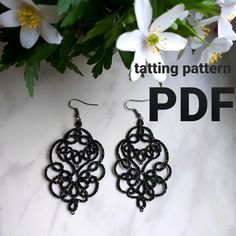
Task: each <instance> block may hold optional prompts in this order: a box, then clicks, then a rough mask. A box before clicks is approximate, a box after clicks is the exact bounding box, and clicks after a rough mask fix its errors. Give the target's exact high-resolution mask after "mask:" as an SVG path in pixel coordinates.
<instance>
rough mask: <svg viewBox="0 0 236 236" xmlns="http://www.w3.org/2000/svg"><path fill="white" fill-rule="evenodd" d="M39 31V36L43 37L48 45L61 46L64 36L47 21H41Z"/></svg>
mask: <svg viewBox="0 0 236 236" xmlns="http://www.w3.org/2000/svg"><path fill="white" fill-rule="evenodd" d="M38 31H39V34H40V35H41V36H42V37H43V39H44V40H45V41H47V42H48V43H51V44H60V43H61V41H62V36H61V35H60V33H59V32H58V31H57V29H56V28H54V27H53V26H52V25H50V24H49V23H48V22H47V21H45V20H41V23H40V26H39V29H38Z"/></svg>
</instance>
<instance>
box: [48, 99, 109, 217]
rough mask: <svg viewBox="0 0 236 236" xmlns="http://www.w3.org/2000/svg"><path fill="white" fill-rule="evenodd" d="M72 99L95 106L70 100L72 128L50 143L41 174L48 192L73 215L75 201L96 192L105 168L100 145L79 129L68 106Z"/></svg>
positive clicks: (78, 122)
mask: <svg viewBox="0 0 236 236" xmlns="http://www.w3.org/2000/svg"><path fill="white" fill-rule="evenodd" d="M72 101H77V102H81V103H83V104H85V105H89V106H98V105H97V104H89V103H86V102H83V101H81V100H79V99H72V100H70V102H69V107H70V108H72V109H73V110H74V111H75V128H73V129H71V130H70V131H68V132H67V133H66V134H65V136H64V137H63V138H62V139H60V140H58V141H56V142H55V143H54V144H53V145H52V147H51V149H50V153H49V159H50V164H49V165H48V166H47V167H46V169H45V176H46V178H47V180H48V181H49V190H50V192H51V194H52V195H53V196H54V197H56V198H60V199H61V200H62V201H64V202H66V203H67V204H68V210H69V211H70V212H71V213H72V214H74V213H75V211H76V210H77V208H78V204H79V203H84V202H86V201H87V200H88V199H89V198H90V197H92V196H93V195H95V194H96V192H97V191H98V187H99V181H100V180H101V179H102V178H103V177H104V175H105V168H104V166H103V165H102V160H103V158H104V149H103V146H102V145H101V144H100V143H99V142H98V141H96V140H94V139H93V137H92V136H91V134H90V133H89V132H88V131H87V130H85V129H83V128H82V122H81V119H80V113H79V110H78V109H77V108H75V107H73V106H72V105H71V102H72Z"/></svg>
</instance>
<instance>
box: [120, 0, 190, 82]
mask: <svg viewBox="0 0 236 236" xmlns="http://www.w3.org/2000/svg"><path fill="white" fill-rule="evenodd" d="M134 4H135V5H134V7H135V15H136V19H137V24H138V28H139V29H138V30H134V31H132V32H127V33H124V34H122V35H121V36H120V37H119V38H118V40H117V44H116V47H117V48H118V49H119V50H121V51H133V52H135V56H134V61H133V63H132V65H131V80H133V81H136V80H137V79H138V78H139V77H140V74H139V73H136V71H135V67H134V65H135V64H136V63H137V64H138V65H139V66H140V65H146V62H148V63H150V64H154V63H156V64H157V63H161V64H162V65H163V64H164V62H163V59H162V57H161V55H160V51H161V50H163V51H180V50H182V49H183V48H184V47H185V46H186V44H187V40H186V39H184V38H182V37H181V36H179V35H177V34H174V33H165V32H164V31H165V30H166V29H168V28H169V27H170V26H171V25H172V24H173V23H174V22H175V21H176V20H177V19H178V18H179V17H180V16H181V15H182V14H183V12H184V5H183V4H179V5H177V6H175V7H173V8H172V9H171V10H169V11H167V12H166V13H164V14H163V15H161V16H160V17H158V18H157V19H156V20H155V21H154V22H153V23H152V24H151V21H152V7H151V4H150V2H149V1H148V0H136V1H135V3H134ZM150 24H151V26H150ZM153 76H154V78H156V79H157V80H159V81H160V82H162V81H164V80H165V79H166V74H155V73H153Z"/></svg>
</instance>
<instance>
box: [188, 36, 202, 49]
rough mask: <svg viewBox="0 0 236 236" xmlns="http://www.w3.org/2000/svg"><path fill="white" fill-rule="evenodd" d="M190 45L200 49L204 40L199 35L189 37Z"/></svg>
mask: <svg viewBox="0 0 236 236" xmlns="http://www.w3.org/2000/svg"><path fill="white" fill-rule="evenodd" d="M189 43H190V47H191V48H192V49H198V48H200V47H201V46H202V44H203V43H202V41H201V40H200V39H199V38H197V37H189Z"/></svg>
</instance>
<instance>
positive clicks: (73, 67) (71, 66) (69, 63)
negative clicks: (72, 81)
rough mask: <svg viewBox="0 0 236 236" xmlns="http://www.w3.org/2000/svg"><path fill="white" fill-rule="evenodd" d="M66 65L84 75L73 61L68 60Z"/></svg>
mask: <svg viewBox="0 0 236 236" xmlns="http://www.w3.org/2000/svg"><path fill="white" fill-rule="evenodd" d="M66 66H67V68H68V69H70V70H73V71H74V72H75V73H76V74H79V75H81V76H83V74H82V72H81V71H80V70H79V69H78V67H77V66H76V65H75V64H74V63H73V62H72V61H70V60H67V61H66Z"/></svg>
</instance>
